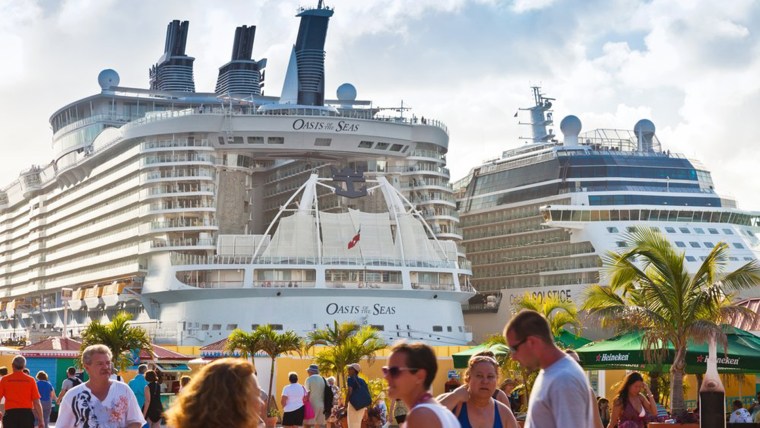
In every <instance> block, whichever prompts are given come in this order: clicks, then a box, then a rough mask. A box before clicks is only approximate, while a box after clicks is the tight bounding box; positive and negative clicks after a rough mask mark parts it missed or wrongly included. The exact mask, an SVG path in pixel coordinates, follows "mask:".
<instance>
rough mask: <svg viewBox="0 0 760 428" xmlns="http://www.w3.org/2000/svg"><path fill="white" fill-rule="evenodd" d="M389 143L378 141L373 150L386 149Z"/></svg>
mask: <svg viewBox="0 0 760 428" xmlns="http://www.w3.org/2000/svg"><path fill="white" fill-rule="evenodd" d="M389 145H390V144H388V143H382V142H379V143H377V145H376V146H375V150H387V149H388V146H389Z"/></svg>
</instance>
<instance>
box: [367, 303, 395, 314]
mask: <svg viewBox="0 0 760 428" xmlns="http://www.w3.org/2000/svg"><path fill="white" fill-rule="evenodd" d="M373 309H374V312H373V313H372V315H394V314H395V313H396V307H395V306H384V305H381V304H379V303H375V306H374V307H373Z"/></svg>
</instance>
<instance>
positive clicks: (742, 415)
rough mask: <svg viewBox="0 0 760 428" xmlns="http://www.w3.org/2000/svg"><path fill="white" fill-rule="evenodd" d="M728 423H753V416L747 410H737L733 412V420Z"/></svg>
mask: <svg viewBox="0 0 760 428" xmlns="http://www.w3.org/2000/svg"><path fill="white" fill-rule="evenodd" d="M728 422H729V423H736V422H752V415H750V414H749V411H747V409H745V408H741V409H737V410H734V411H733V412H731V418H730V419H729V420H728Z"/></svg>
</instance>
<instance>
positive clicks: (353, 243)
mask: <svg viewBox="0 0 760 428" xmlns="http://www.w3.org/2000/svg"><path fill="white" fill-rule="evenodd" d="M361 233H362V228H361V227H359V231H358V232H356V235H354V237H353V238H351V241H350V242H349V243H348V249H349V250H350V249H351V248H354V247H355V246H356V244H358V243H359V239H360V238H361Z"/></svg>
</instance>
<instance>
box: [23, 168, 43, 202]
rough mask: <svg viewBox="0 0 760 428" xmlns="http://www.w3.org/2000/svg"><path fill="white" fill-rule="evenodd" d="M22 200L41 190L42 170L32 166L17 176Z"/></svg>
mask: <svg viewBox="0 0 760 428" xmlns="http://www.w3.org/2000/svg"><path fill="white" fill-rule="evenodd" d="M19 182H20V183H21V189H22V191H23V192H24V193H23V195H24V198H25V199H29V198H31V197H32V196H34V195H35V194H36V193H37V192H39V191H40V190H42V169H41V168H40V167H37V166H34V167H31V168H29V169H28V170H26V171H24V172H22V173H21V174H20V175H19Z"/></svg>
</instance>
